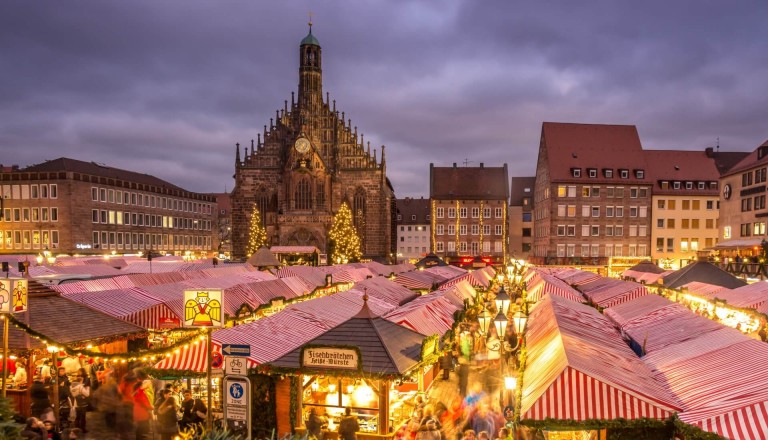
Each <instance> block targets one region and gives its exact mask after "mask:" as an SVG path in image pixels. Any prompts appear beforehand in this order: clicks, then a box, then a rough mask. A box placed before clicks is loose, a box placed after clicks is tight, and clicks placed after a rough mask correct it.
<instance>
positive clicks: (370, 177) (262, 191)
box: [232, 24, 395, 260]
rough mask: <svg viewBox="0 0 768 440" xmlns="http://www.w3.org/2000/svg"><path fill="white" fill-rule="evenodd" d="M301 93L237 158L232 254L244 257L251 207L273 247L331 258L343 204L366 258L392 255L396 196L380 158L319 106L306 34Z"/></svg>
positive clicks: (316, 69)
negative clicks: (305, 249)
mask: <svg viewBox="0 0 768 440" xmlns="http://www.w3.org/2000/svg"><path fill="white" fill-rule="evenodd" d="M299 55H300V58H299V59H300V62H299V89H298V94H297V95H294V94H293V93H291V102H290V105H289V102H288V101H287V100H286V101H285V105H284V108H283V109H282V110H278V111H277V112H276V114H275V119H270V121H269V125H268V126H267V125H265V126H264V132H263V134H261V133H260V134H259V135H258V136H257V140H256V141H255V142H254V141H251V146H250V149H249V148H248V147H246V148H245V150H244V151H243V154H241V151H240V145H239V144H238V145H237V149H236V153H235V176H234V177H235V187H234V189H233V191H232V228H233V231H232V232H233V234H232V253H233V256H234V257H235V258H244V257H247V255H246V251H247V245H248V233H249V230H250V218H251V215H252V211H253V207H254V205H255V206H256V207H258V209H259V212H260V213H261V219H262V222H263V224H264V226H265V227H266V230H267V238H268V240H269V243H270V245H284V246H285V245H294V246H302V245H304V246H315V247H317V248H318V249H320V252H321V253H325V252H328V231H329V230H330V227H331V224H332V221H333V216H334V214H335V213H336V212H338V210H339V207H340V206H341V204H342V203H343V202H347V204H348V205H349V207H350V208H351V209H352V213H353V221H354V224H355V226H356V228H357V230H358V234H359V235H360V237H361V241H362V243H363V256H364V257H369V258H376V259H379V260H391V259H392V258H393V255H394V245H395V243H394V239H393V238H392V237H393V236H394V235H393V231H394V228H395V226H394V221H393V215H394V212H395V209H394V203H395V196H394V190H393V188H392V185H391V183H390V182H389V179H387V167H386V158H385V152H384V146H383V145H382V146H381V156H380V157H378V151H377V150H376V149H374V150H373V151H371V146H370V142H368V143H367V144H366V143H365V141H364V136H363V135H362V134H360V135H358V132H357V127H353V126H352V121H351V120H347V119H345V118H346V115H345V113H344V112H339V111H338V110H336V101H335V100H334V101H330V98H329V96H328V94H326V95H325V99H323V98H324V97H323V76H322V51H321V48H320V43H319V41H318V40H317V38H315V36H314V35H312V28H311V24H310V29H309V34H308V35H307V36H306V37H305V38H304V39H303V40H302V41H301V45H300V47H299Z"/></svg>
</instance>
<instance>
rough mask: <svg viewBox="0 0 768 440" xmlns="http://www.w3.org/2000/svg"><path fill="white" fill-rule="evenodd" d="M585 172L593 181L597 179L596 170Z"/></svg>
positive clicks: (589, 169)
mask: <svg viewBox="0 0 768 440" xmlns="http://www.w3.org/2000/svg"><path fill="white" fill-rule="evenodd" d="M587 172H588V173H589V177H591V178H593V179H594V178H596V177H597V168H588V169H587Z"/></svg>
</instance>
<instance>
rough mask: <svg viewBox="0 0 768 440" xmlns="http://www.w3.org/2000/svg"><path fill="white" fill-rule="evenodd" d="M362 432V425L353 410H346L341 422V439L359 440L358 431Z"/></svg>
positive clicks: (348, 408) (347, 408)
mask: <svg viewBox="0 0 768 440" xmlns="http://www.w3.org/2000/svg"><path fill="white" fill-rule="evenodd" d="M359 430H360V423H358V421H357V416H356V415H353V414H352V408H350V407H346V408H344V416H343V417H342V418H341V422H339V438H340V439H341V440H357V431H359Z"/></svg>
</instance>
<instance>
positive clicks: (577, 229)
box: [531, 122, 652, 265]
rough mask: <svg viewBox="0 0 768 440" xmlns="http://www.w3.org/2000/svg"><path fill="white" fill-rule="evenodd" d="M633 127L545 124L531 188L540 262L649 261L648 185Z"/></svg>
mask: <svg viewBox="0 0 768 440" xmlns="http://www.w3.org/2000/svg"><path fill="white" fill-rule="evenodd" d="M647 169H648V166H647V164H646V159H645V155H644V152H643V149H642V146H641V145H640V137H639V136H638V134H637V129H636V128H635V126H633V125H597V124H568V123H554V122H545V123H544V124H543V126H542V130H541V142H540V146H539V158H538V163H537V167H536V184H535V189H534V225H535V226H534V240H533V253H532V256H531V260H532V261H534V262H536V263H538V264H594V265H605V264H608V260H609V258H610V257H617V256H619V257H623V256H631V257H635V256H649V255H650V238H651V234H650V227H651V215H650V212H649V211H650V208H651V206H650V205H651V187H652V181H651V179H650V177H649V176H648V175H647V174H646V171H647Z"/></svg>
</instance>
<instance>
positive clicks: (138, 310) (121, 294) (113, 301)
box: [67, 288, 181, 329]
mask: <svg viewBox="0 0 768 440" xmlns="http://www.w3.org/2000/svg"><path fill="white" fill-rule="evenodd" d="M134 289H138V288H131V289H116V290H102V291H98V292H80V293H73V294H70V295H67V299H71V300H73V301H77V302H79V303H81V304H84V305H86V306H88V307H91V308H94V309H96V310H99V311H101V312H103V313H106V314H107V315H111V316H114V317H115V318H119V319H122V320H124V321H128V322H130V323H133V324H136V325H138V326H139V327H142V328H145V329H159V328H161V325H160V322H161V320H162V319H163V318H172V319H177V320H179V321H178V322H179V323H180V322H181V320H180V319H181V315H177V314H176V313H174V312H173V311H172V310H171V309H169V308H168V307H167V306H166V305H165V304H163V303H162V302H161V301H159V300H157V299H155V298H152V297H148V296H146V295H142V294H141V293H139V292H137V291H136V290H134Z"/></svg>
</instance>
